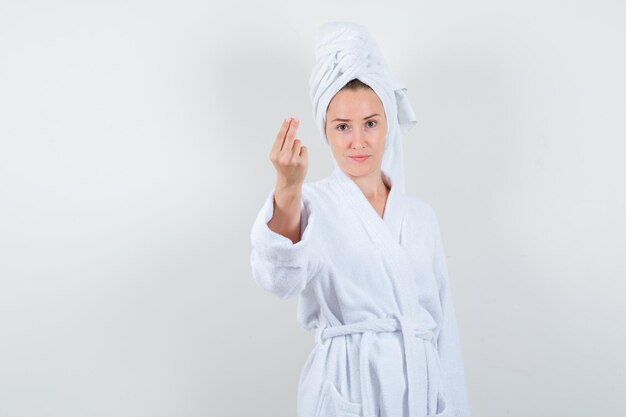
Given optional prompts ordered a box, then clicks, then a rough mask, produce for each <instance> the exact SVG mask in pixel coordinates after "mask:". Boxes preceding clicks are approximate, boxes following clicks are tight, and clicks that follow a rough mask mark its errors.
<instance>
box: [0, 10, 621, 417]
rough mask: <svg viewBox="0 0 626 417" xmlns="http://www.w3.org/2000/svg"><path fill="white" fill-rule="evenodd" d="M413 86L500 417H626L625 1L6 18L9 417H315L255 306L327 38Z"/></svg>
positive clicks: (413, 173) (424, 177)
mask: <svg viewBox="0 0 626 417" xmlns="http://www.w3.org/2000/svg"><path fill="white" fill-rule="evenodd" d="M328 20H350V21H354V22H357V23H361V24H363V25H365V26H367V27H368V29H369V30H370V32H371V33H372V34H373V36H374V37H375V38H376V39H377V40H378V43H379V45H380V46H381V49H382V51H383V54H384V55H385V57H386V59H387V61H388V64H389V66H390V67H391V69H392V71H393V72H394V73H395V74H396V75H397V76H398V77H399V78H400V79H401V80H402V81H403V82H404V83H405V84H406V86H407V88H408V93H409V96H410V98H411V101H412V103H413V106H414V109H415V112H416V115H417V117H418V125H417V126H416V127H415V128H414V129H413V130H412V131H411V132H410V133H409V134H408V135H407V137H406V138H405V144H406V145H405V157H406V165H407V192H408V193H410V194H413V195H416V196H419V197H421V198H423V199H425V200H426V201H428V202H429V203H430V204H431V205H432V206H433V207H434V208H435V211H436V212H437V214H438V216H439V219H440V223H441V228H442V233H443V238H444V245H445V248H446V251H447V255H448V265H449V270H450V280H451V285H452V288H453V293H454V296H455V303H456V310H457V314H458V321H459V326H460V333H461V340H462V344H463V349H464V351H463V354H464V359H465V362H466V375H467V383H468V392H469V397H470V405H471V409H472V412H473V417H501V416H511V417H527V416H533V417H543V416H546V417H547V416H555V415H568V416H571V417H574V416H590V415H618V414H620V413H623V411H624V409H625V408H626V396H624V392H625V391H624V389H625V387H626V372H625V369H626V358H625V356H624V352H625V351H626V334H625V333H626V332H625V331H624V322H623V317H624V316H626V305H625V303H624V301H623V299H624V290H625V289H626V285H625V284H624V280H625V278H626V256H625V255H626V238H625V235H626V221H625V220H624V212H626V196H625V192H624V189H625V186H624V178H626V168H625V164H624V153H625V151H626V146H625V145H624V143H625V140H626V129H625V128H624V121H625V117H624V116H625V115H626V104H625V103H626V101H625V99H624V97H625V96H626V81H625V77H624V74H626V57H625V56H626V54H625V53H624V45H625V44H626V42H625V41H626V29H624V27H625V26H624V21H625V20H626V6H624V3H623V2H620V1H593V2H592V1H586V2H583V1H570V2H567V1H557V0H541V1H516V2H511V1H496V0H492V1H486V0H482V1H472V2H466V1H459V0H456V1H447V2H442V1H411V2H381V1H342V2H338V1H315V2H307V3H299V2H293V1H292V2H288V1H271V2H253V1H250V2H247V3H242V2H228V3H222V4H218V3H211V2H207V1H176V2H175V1H169V2H167V1H143V2H141V1H137V0H132V1H117V2H116V1H106V2H104V1H102V2H94V1H91V2H87V1H82V2H78V1H39V2H35V1H8V0H3V1H0V416H1V417H17V416H29V417H30V416H44V415H45V416H50V417H52V416H55V417H56V416H59V417H70V416H72V417H73V416H76V417H85V416H116V417H122V416H129V417H131V416H132V417H141V416H146V417H148V416H149V417H157V416H177V417H178V416H184V417H187V416H244V415H254V416H267V417H270V416H271V417H276V416H278V417H281V416H285V417H287V416H295V411H296V390H297V382H298V377H299V373H300V369H301V367H302V365H303V364H304V360H305V358H306V356H307V355H308V354H309V352H310V349H311V348H312V346H313V337H312V335H311V334H309V333H307V332H305V331H304V330H302V329H301V328H299V327H298V325H297V323H296V299H291V300H287V301H281V300H279V299H277V298H274V297H273V296H272V295H270V294H269V293H266V292H264V291H263V290H262V289H261V288H260V287H258V286H256V284H255V283H254V282H253V280H252V276H251V272H250V264H249V254H250V242H249V232H250V227H251V225H252V221H253V220H254V217H255V216H256V213H257V212H258V210H259V209H260V208H261V204H262V202H263V199H264V198H265V196H266V195H267V193H268V192H269V191H270V190H271V189H272V188H273V184H274V178H275V177H274V170H273V167H272V165H271V163H270V161H269V150H270V146H271V143H272V141H273V139H274V136H275V134H276V132H277V130H278V128H279V126H280V123H281V120H282V118H283V117H285V116H288V115H296V116H299V117H300V118H301V119H302V126H301V128H300V130H299V132H298V137H299V138H300V139H301V140H302V141H303V143H304V144H305V145H307V146H308V147H309V150H310V155H309V161H310V167H309V173H308V176H307V179H308V180H315V179H320V178H323V177H325V176H327V175H329V174H330V172H331V170H332V166H333V165H332V159H331V158H332V156H331V153H330V150H329V149H328V148H327V146H326V145H325V144H324V143H323V141H322V140H321V138H320V137H319V134H318V132H317V131H316V129H315V126H314V123H313V118H312V113H311V105H310V103H309V97H308V84H307V83H308V77H309V75H310V71H311V69H312V67H313V64H314V49H313V48H314V35H315V30H316V28H317V27H318V25H320V24H321V23H323V22H326V21H328Z"/></svg>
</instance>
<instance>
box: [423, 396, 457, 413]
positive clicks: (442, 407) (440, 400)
mask: <svg viewBox="0 0 626 417" xmlns="http://www.w3.org/2000/svg"><path fill="white" fill-rule="evenodd" d="M446 398H447V397H446V394H445V391H439V393H438V394H437V412H436V413H435V414H430V415H428V416H427V417H455V415H454V410H453V409H452V406H451V405H450V404H448V401H447V399H446Z"/></svg>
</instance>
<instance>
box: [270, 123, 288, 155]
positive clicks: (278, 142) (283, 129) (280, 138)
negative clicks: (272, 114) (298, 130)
mask: <svg viewBox="0 0 626 417" xmlns="http://www.w3.org/2000/svg"><path fill="white" fill-rule="evenodd" d="M291 121H292V118H291V117H287V118H286V119H285V120H283V123H282V125H281V126H280V130H279V131H278V134H277V135H276V139H275V140H274V145H272V148H276V149H277V150H279V151H280V150H281V149H282V148H283V143H284V141H285V137H286V136H287V129H289V125H290V124H291Z"/></svg>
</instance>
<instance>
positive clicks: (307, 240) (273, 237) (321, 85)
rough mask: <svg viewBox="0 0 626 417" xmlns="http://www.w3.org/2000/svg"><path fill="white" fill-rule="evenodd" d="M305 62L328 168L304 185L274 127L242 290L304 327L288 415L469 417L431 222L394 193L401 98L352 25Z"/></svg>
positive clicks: (297, 156)
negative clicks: (310, 336)
mask: <svg viewBox="0 0 626 417" xmlns="http://www.w3.org/2000/svg"><path fill="white" fill-rule="evenodd" d="M316 56H317V63H316V67H315V69H314V70H313V73H312V75H311V79H310V85H311V100H312V103H313V113H314V116H315V120H316V123H317V125H318V128H319V130H320V133H321V136H322V138H323V139H324V140H325V141H326V143H327V144H328V145H329V146H330V148H331V151H332V156H333V160H334V164H335V170H334V172H333V173H332V175H330V176H329V177H326V178H324V179H322V180H318V181H313V182H304V179H305V176H306V172H307V166H308V153H307V150H306V147H305V146H303V145H302V143H301V141H300V140H299V139H297V138H296V132H297V129H298V127H299V123H300V122H299V120H298V119H296V118H287V119H286V120H285V121H283V123H282V126H281V127H280V130H279V132H278V135H277V136H276V139H275V140H274V143H273V145H272V149H271V153H270V160H271V162H272V164H273V165H274V167H275V169H276V183H275V187H274V189H273V190H272V191H271V192H270V193H269V195H268V196H267V199H266V200H265V204H264V205H263V207H262V209H261V211H260V213H259V214H258V216H257V218H256V220H255V222H254V224H253V227H252V231H251V242H252V253H251V258H250V260H251V265H252V274H253V278H254V280H255V281H256V282H257V283H258V284H259V285H260V286H261V287H262V288H264V289H266V290H267V291H270V292H271V293H273V294H275V295H276V296H277V297H279V298H282V299H285V298H289V297H295V296H298V297H299V300H298V301H299V302H298V317H297V318H298V322H299V323H300V325H301V326H302V327H304V328H305V329H307V330H312V331H313V330H314V331H315V340H316V347H315V348H314V349H313V351H312V352H311V354H310V355H309V357H308V359H307V361H306V363H305V365H304V368H303V370H302V373H301V376H300V381H299V388H298V417H336V416H343V417H349V416H352V417H354V416H362V417H434V416H439V417H470V411H469V404H468V399H467V393H466V387H465V376H464V369H463V359H462V354H461V346H460V341H459V336H458V330H457V322H456V316H455V311H454V304H453V298H452V294H451V291H450V286H449V282H448V272H447V266H446V261H445V255H444V249H443V245H442V240H441V233H440V229H439V225H438V222H437V217H436V215H435V213H434V211H433V209H432V207H431V206H430V205H429V204H428V203H426V202H425V201H423V200H422V199H420V198H417V197H413V196H409V195H407V194H406V193H405V192H404V171H403V163H402V142H401V138H402V135H403V134H405V133H406V132H407V131H408V130H409V129H410V128H411V127H412V126H413V125H414V124H415V116H414V114H413V110H412V108H411V106H410V104H409V101H408V99H407V97H406V94H405V92H406V88H404V87H403V86H402V85H401V84H400V83H399V82H398V81H397V80H396V79H395V78H394V77H393V75H391V73H390V72H389V70H388V69H387V68H386V65H385V64H384V60H383V58H382V56H381V54H380V51H379V50H378V48H377V45H376V43H375V41H374V40H373V39H372V38H371V37H370V36H369V33H368V32H367V30H366V29H365V28H364V27H363V26H361V25H357V24H354V23H348V22H331V23H326V24H324V25H322V26H321V27H320V28H319V31H318V35H317V49H316Z"/></svg>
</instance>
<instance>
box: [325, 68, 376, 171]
mask: <svg viewBox="0 0 626 417" xmlns="http://www.w3.org/2000/svg"><path fill="white" fill-rule="evenodd" d="M324 129H325V133H326V137H327V138H328V142H329V145H330V147H331V150H332V153H333V157H334V158H335V160H336V161H337V163H338V164H339V166H340V167H341V168H342V169H343V171H344V172H346V173H347V174H350V175H351V176H352V177H360V176H364V175H370V174H372V173H373V172H376V171H379V170H380V166H381V162H382V159H383V153H384V150H385V137H386V135H387V118H386V115H385V109H384V107H383V103H382V101H381V100H380V98H379V97H378V95H377V94H376V92H374V90H373V89H372V88H371V87H370V86H369V85H367V84H365V83H363V82H361V81H360V80H359V79H353V80H352V81H350V82H348V83H347V84H346V85H345V86H343V87H342V88H341V90H339V91H338V92H337V94H335V96H334V97H333V98H332V100H331V101H330V103H329V104H328V108H327V110H326V124H325V127H324ZM355 155H367V157H366V158H365V159H364V160H362V161H361V160H358V159H355V158H354V156H355Z"/></svg>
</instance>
